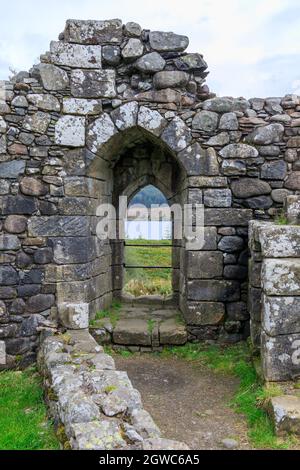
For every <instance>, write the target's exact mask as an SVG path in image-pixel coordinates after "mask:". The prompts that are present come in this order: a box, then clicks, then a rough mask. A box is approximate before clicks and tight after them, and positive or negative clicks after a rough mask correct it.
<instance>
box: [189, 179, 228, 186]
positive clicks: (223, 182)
mask: <svg viewBox="0 0 300 470" xmlns="http://www.w3.org/2000/svg"><path fill="white" fill-rule="evenodd" d="M188 186H189V187H190V188H226V187H227V186H228V180H227V178H224V177H223V176H214V177H209V176H192V177H190V178H188Z"/></svg>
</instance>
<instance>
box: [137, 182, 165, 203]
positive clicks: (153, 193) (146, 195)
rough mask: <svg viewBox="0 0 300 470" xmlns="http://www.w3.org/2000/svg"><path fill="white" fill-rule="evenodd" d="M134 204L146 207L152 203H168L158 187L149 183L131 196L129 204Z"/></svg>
mask: <svg viewBox="0 0 300 470" xmlns="http://www.w3.org/2000/svg"><path fill="white" fill-rule="evenodd" d="M134 204H143V205H144V206H146V207H147V208H150V207H151V205H153V204H158V205H161V204H168V201H167V199H166V198H165V196H164V195H163V193H162V192H161V191H160V190H159V189H157V188H156V187H155V186H152V185H149V186H146V187H145V188H143V189H141V191H139V192H138V193H137V194H136V195H135V196H134V197H133V198H132V200H131V201H130V204H129V206H133V205H134Z"/></svg>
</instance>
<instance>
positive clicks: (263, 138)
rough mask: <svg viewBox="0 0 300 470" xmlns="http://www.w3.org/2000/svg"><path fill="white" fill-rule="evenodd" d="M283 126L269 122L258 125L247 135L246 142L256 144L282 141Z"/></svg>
mask: <svg viewBox="0 0 300 470" xmlns="http://www.w3.org/2000/svg"><path fill="white" fill-rule="evenodd" d="M283 133H284V127H283V125H282V124H277V123H276V124H269V125H268V126H263V127H258V128H257V129H255V130H254V131H253V132H251V134H249V135H248V136H247V139H246V140H247V142H249V143H252V144H256V145H269V144H273V143H277V142H281V141H282V136H283Z"/></svg>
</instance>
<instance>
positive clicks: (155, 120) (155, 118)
mask: <svg viewBox="0 0 300 470" xmlns="http://www.w3.org/2000/svg"><path fill="white" fill-rule="evenodd" d="M138 125H139V126H140V127H142V128H143V129H145V130H146V131H148V132H150V133H151V134H154V135H156V136H160V134H161V133H162V131H163V129H164V128H165V127H166V125H167V121H166V120H165V119H164V118H163V117H162V116H161V114H160V113H158V112H157V111H154V110H152V109H149V108H146V107H145V106H141V107H140V111H139V115H138Z"/></svg>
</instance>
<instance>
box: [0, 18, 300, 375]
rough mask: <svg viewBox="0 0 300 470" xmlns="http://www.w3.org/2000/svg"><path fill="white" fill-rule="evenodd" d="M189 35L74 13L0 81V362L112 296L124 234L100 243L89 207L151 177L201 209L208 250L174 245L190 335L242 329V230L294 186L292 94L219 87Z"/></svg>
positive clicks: (12, 359)
mask: <svg viewBox="0 0 300 470" xmlns="http://www.w3.org/2000/svg"><path fill="white" fill-rule="evenodd" d="M188 45H189V40H188V38H187V37H186V36H181V35H178V34H174V33H169V32H158V31H153V32H151V31H148V30H142V28H141V27H140V26H139V25H137V24H135V23H128V24H126V25H123V24H122V22H121V21H120V20H109V21H78V20H69V21H68V22H67V25H66V28H65V31H64V32H63V33H62V34H61V35H60V37H59V40H58V41H54V42H52V43H51V45H50V51H49V52H47V53H46V54H44V55H42V56H41V63H40V64H38V65H36V66H34V67H33V68H32V69H31V70H30V72H28V73H27V72H21V73H19V74H17V75H16V76H15V77H13V78H12V79H11V80H10V81H7V82H3V84H2V85H3V86H2V94H1V100H0V134H1V136H0V198H1V205H0V210H1V216H0V217H1V220H0V229H1V236H0V298H1V303H0V341H1V343H0V367H13V366H15V365H17V364H19V365H26V364H28V363H30V362H32V361H33V360H35V357H36V351H37V347H38V337H39V334H40V332H41V331H45V330H46V331H50V332H51V331H53V332H54V331H56V328H57V326H60V327H62V328H66V329H78V330H80V329H86V328H87V327H88V324H89V321H90V320H92V319H93V318H94V317H95V314H96V312H98V311H99V310H101V309H103V308H106V307H108V306H109V305H110V304H111V301H112V298H113V297H120V296H121V293H122V287H123V252H122V249H123V248H122V243H119V242H118V241H117V240H115V241H111V242H110V241H101V240H99V239H98V238H97V236H96V226H97V222H98V220H99V218H97V207H98V206H99V204H101V203H107V202H114V203H116V201H117V200H118V197H119V196H120V195H128V196H129V197H130V196H132V195H133V194H134V193H135V192H136V191H137V190H138V189H140V188H142V187H143V186H144V185H145V184H149V183H152V184H155V185H156V186H158V187H159V188H160V189H161V190H162V191H163V192H164V194H165V195H166V196H167V198H168V200H169V201H170V203H172V202H178V203H180V204H184V203H186V202H189V203H191V202H193V203H203V204H204V206H205V245H204V247H203V249H202V250H198V251H191V250H187V249H186V246H185V240H183V241H182V242H181V243H176V246H174V249H173V252H174V256H173V268H174V269H173V290H174V302H176V303H177V305H178V306H180V309H181V311H182V314H183V316H184V319H185V322H186V325H187V330H188V335H189V340H206V339H207V340H222V341H225V342H235V341H239V340H241V339H243V338H247V337H248V336H249V311H248V309H247V291H248V257H249V251H248V225H249V222H250V221H251V220H254V219H258V220H260V221H265V220H271V219H272V218H274V217H275V216H276V215H277V214H278V213H280V212H281V210H282V208H283V204H284V201H285V199H286V197H287V196H293V195H295V194H297V193H298V192H299V190H300V158H299V156H300V98H299V97H297V96H295V95H288V96H285V97H284V98H266V99H262V98H254V99H250V100H246V99H244V98H231V97H216V96H215V95H213V94H212V93H210V91H209V89H208V87H207V85H206V84H205V78H206V76H207V74H208V71H207V64H206V62H205V60H204V58H203V56H202V55H201V54H198V53H190V52H187V48H188ZM191 224H192V221H191ZM293 256H296V255H295V254H293ZM269 269H271V267H270V268H269ZM274 269H275V268H274ZM291 269H293V270H294V269H295V266H294V265H291ZM251 288H252V289H253V290H254V291H255V289H258V290H259V289H260V285H259V284H258V280H255V279H254V280H253V281H251ZM274 288H275V289H277V286H274ZM268 289H271V287H268ZM272 292H273V291H272ZM267 295H268V293H267ZM270 295H273V293H272V294H270ZM280 295H281V294H280ZM276 296H277V294H276ZM258 303H259V302H258V300H257V306H255V307H254V308H255V309H258ZM256 315H257V320H255V321H256V322H257V323H259V310H256ZM289 333H290V332H288V333H287V335H289Z"/></svg>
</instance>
